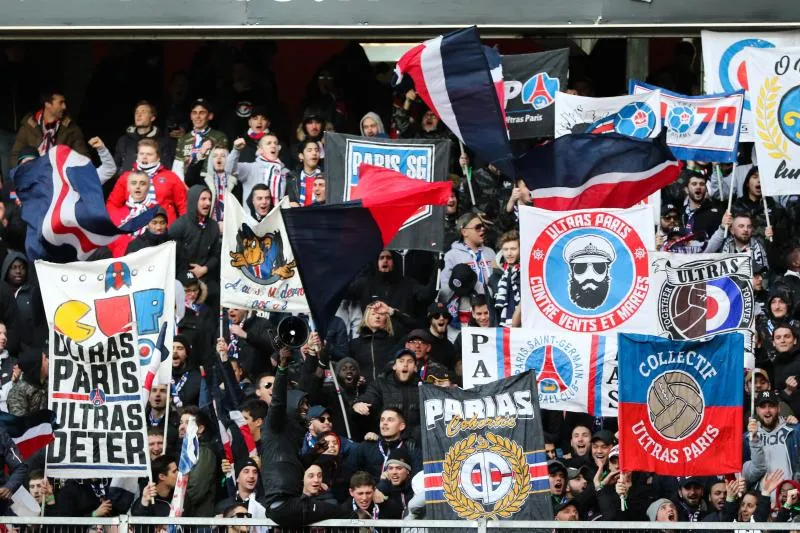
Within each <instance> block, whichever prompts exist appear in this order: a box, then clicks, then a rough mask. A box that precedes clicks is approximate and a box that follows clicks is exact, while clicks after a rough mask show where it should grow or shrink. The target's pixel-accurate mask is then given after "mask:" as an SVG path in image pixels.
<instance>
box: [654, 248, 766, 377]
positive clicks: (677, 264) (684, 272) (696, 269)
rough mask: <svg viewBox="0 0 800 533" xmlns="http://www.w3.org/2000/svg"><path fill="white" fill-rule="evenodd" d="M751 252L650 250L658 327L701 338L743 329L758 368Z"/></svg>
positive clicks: (748, 362)
mask: <svg viewBox="0 0 800 533" xmlns="http://www.w3.org/2000/svg"><path fill="white" fill-rule="evenodd" d="M751 265H752V260H751V257H750V254H749V253H741V254H672V253H665V252H651V253H650V286H651V287H652V290H651V291H650V294H648V296H647V303H646V306H647V308H648V309H649V310H650V315H651V316H652V317H655V320H654V321H653V324H652V325H653V328H652V330H651V331H652V333H654V334H657V335H660V336H662V337H666V338H670V339H699V338H703V337H707V336H709V335H716V334H717V333H727V332H730V331H738V332H740V333H742V334H743V335H744V336H745V355H746V358H745V362H744V364H745V367H746V368H753V366H754V360H753V352H752V350H753V346H752V329H753V327H754V325H755V316H756V309H755V302H756V298H755V293H754V292H753V269H752V266H751Z"/></svg>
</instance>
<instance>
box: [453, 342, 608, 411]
mask: <svg viewBox="0 0 800 533" xmlns="http://www.w3.org/2000/svg"><path fill="white" fill-rule="evenodd" d="M461 359H462V361H463V376H464V388H465V389H471V388H472V387H475V386H478V385H483V384H486V383H492V382H493V381H497V380H498V379H503V378H507V377H509V376H515V375H517V374H521V373H522V372H525V371H526V370H533V371H534V373H535V375H536V384H537V393H538V397H539V406H540V407H541V408H542V409H550V410H553V411H572V412H576V413H589V414H591V415H593V416H598V417H599V416H613V417H615V416H617V401H618V396H619V394H618V386H619V383H618V375H617V336H616V335H615V334H613V333H612V334H609V335H602V334H586V333H569V334H566V333H553V332H551V331H544V330H533V329H528V328H463V329H462V330H461Z"/></svg>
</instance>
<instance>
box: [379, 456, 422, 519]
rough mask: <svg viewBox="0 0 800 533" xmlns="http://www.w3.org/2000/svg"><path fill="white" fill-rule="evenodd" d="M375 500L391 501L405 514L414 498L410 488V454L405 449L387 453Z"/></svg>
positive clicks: (412, 490)
mask: <svg viewBox="0 0 800 533" xmlns="http://www.w3.org/2000/svg"><path fill="white" fill-rule="evenodd" d="M375 494H376V496H377V499H378V500H380V499H381V497H383V498H385V499H387V500H391V501H392V502H393V503H395V504H396V505H397V506H399V507H400V508H402V509H403V512H405V510H406V508H407V507H408V502H409V501H410V500H411V498H413V497H414V489H413V488H412V487H411V454H409V453H408V450H407V449H405V448H395V449H393V450H392V451H390V452H389V460H388V461H386V466H385V467H384V473H383V475H382V476H381V479H380V481H379V482H378V486H377V487H376V489H375Z"/></svg>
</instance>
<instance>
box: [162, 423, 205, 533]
mask: <svg viewBox="0 0 800 533" xmlns="http://www.w3.org/2000/svg"><path fill="white" fill-rule="evenodd" d="M199 457H200V439H199V438H198V436H197V422H196V421H195V419H194V417H193V416H190V417H189V422H188V423H187V424H186V433H185V434H184V437H183V444H182V446H181V457H180V459H179V462H178V477H177V479H176V480H175V490H174V492H173V493H172V502H171V503H170V510H169V516H170V517H176V518H178V517H181V516H183V503H184V501H185V499H186V486H187V485H188V484H189V472H191V471H192V468H194V465H196V464H197V460H198V459H199ZM176 530H177V529H173V526H170V533H172V532H173V531H176Z"/></svg>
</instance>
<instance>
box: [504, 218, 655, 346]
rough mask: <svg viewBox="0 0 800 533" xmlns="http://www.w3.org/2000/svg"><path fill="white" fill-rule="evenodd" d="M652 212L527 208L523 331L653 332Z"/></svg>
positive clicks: (523, 249) (522, 234)
mask: <svg viewBox="0 0 800 533" xmlns="http://www.w3.org/2000/svg"><path fill="white" fill-rule="evenodd" d="M652 221H653V218H652V214H651V212H650V207H649V206H638V207H632V208H630V209H626V210H622V209H608V210H584V211H569V212H557V211H546V210H544V209H537V208H535V207H525V206H523V207H520V210H519V226H520V241H521V242H520V245H521V249H520V257H521V260H522V273H521V276H520V277H521V279H522V280H523V282H522V287H521V291H522V325H523V326H524V327H528V328H533V329H537V330H551V331H553V333H556V332H565V333H567V332H575V333H603V332H609V331H614V330H621V331H641V332H649V331H651V330H652V327H653V324H652V322H653V319H652V317H651V316H650V315H649V313H647V312H644V311H645V307H644V302H645V298H646V297H647V294H648V292H649V291H650V264H649V262H648V258H647V257H648V256H647V250H652V249H653V248H654V246H655V232H654V231H653V224H652Z"/></svg>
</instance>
